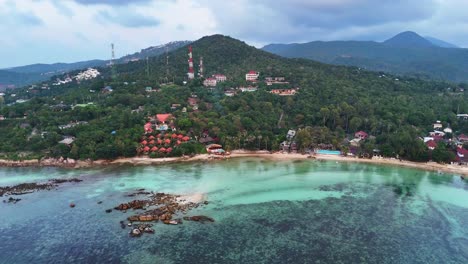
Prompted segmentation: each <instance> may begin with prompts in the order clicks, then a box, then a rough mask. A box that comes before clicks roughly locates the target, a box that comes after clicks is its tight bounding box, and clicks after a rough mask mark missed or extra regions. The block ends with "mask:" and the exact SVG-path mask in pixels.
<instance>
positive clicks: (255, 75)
mask: <svg viewBox="0 0 468 264" xmlns="http://www.w3.org/2000/svg"><path fill="white" fill-rule="evenodd" d="M258 76H260V73H259V72H256V71H249V72H248V73H247V74H246V75H245V80H246V81H249V82H254V81H256V80H258Z"/></svg>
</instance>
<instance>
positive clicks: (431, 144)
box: [426, 140, 437, 150]
mask: <svg viewBox="0 0 468 264" xmlns="http://www.w3.org/2000/svg"><path fill="white" fill-rule="evenodd" d="M426 146H427V147H428V148H429V149H430V150H434V149H435V148H437V143H436V142H435V141H434V140H429V141H427V142H426Z"/></svg>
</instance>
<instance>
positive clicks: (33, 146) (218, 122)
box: [0, 35, 468, 160]
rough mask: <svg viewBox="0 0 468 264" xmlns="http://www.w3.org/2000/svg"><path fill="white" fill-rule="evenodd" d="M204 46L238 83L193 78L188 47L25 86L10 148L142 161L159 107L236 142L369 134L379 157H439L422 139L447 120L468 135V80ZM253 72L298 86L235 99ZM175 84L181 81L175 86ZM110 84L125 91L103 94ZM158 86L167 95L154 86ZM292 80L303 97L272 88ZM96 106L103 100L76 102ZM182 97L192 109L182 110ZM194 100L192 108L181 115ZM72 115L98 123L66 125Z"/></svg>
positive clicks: (7, 110) (196, 131)
mask: <svg viewBox="0 0 468 264" xmlns="http://www.w3.org/2000/svg"><path fill="white" fill-rule="evenodd" d="M192 46H193V53H194V61H198V58H199V56H203V58H204V65H205V73H206V74H205V76H210V75H211V74H214V73H221V74H225V75H226V76H227V77H228V81H227V82H224V83H221V84H220V85H218V87H217V88H213V89H209V88H205V87H203V86H202V85H201V83H202V80H200V79H197V80H194V81H189V82H188V83H187V84H185V85H184V84H183V82H184V81H186V72H187V58H188V57H187V47H182V48H180V49H178V50H176V51H173V52H171V53H170V54H169V57H170V61H169V68H168V69H167V68H166V59H165V58H163V57H155V58H151V60H149V62H148V64H147V62H146V61H139V62H132V63H128V64H121V65H117V67H116V71H117V73H118V77H117V79H115V80H111V79H110V76H111V74H110V69H109V68H100V69H99V70H100V71H101V73H102V75H101V76H102V78H96V79H93V80H91V81H84V82H81V83H76V82H73V83H69V84H65V85H62V86H49V87H50V89H38V90H34V91H33V90H30V89H21V90H18V91H15V93H16V96H15V97H12V96H11V94H7V95H6V96H5V103H6V104H9V103H13V102H15V100H18V99H26V100H27V99H30V101H27V102H26V103H21V104H18V103H16V104H13V105H10V106H6V105H3V107H2V109H1V111H0V112H1V114H2V115H4V116H5V117H7V120H4V121H0V153H3V154H4V155H9V153H18V152H24V153H26V154H27V153H30V154H31V155H33V154H34V155H46V156H68V157H72V158H81V159H85V158H92V159H96V158H116V157H119V156H134V155H135V154H136V148H137V147H138V141H139V140H140V138H141V135H142V133H143V124H144V123H145V120H146V117H147V116H148V115H154V114H156V113H172V114H173V115H174V116H175V117H176V121H175V124H176V126H177V127H178V133H184V134H188V135H190V136H191V137H192V138H195V137H200V136H202V135H204V134H205V135H206V134H209V135H210V136H211V137H212V138H215V139H218V142H219V143H221V144H223V145H224V146H225V148H227V149H237V148H247V149H268V150H277V149H278V148H279V147H280V143H281V142H283V141H284V140H285V139H286V132H287V131H288V129H296V130H297V129H299V132H298V135H297V144H298V147H299V151H304V150H306V149H308V148H315V147H327V148H334V149H341V150H343V151H348V150H349V149H350V146H349V143H347V142H346V141H345V140H344V139H345V138H346V137H347V138H349V139H352V138H353V137H354V132H356V131H359V130H364V131H366V132H367V133H369V134H370V135H372V136H373V137H372V138H371V139H370V140H367V141H366V142H364V143H363V144H361V147H360V148H359V151H360V153H366V155H367V154H372V150H373V149H376V148H378V149H380V150H381V151H382V153H383V154H384V155H386V156H396V155H398V156H400V157H404V158H408V159H411V160H427V159H428V150H427V148H426V147H425V145H424V144H423V143H422V141H420V140H419V139H418V137H421V136H424V135H426V134H427V132H428V131H430V130H431V129H432V123H433V122H435V120H441V121H442V123H443V124H444V125H445V126H446V125H448V124H450V126H451V127H452V129H453V130H454V133H455V134H457V135H458V134H460V133H467V132H468V122H463V121H461V120H457V118H456V113H457V112H462V113H466V112H468V100H466V99H467V93H466V92H460V91H461V90H462V89H465V90H466V88H468V87H466V86H463V85H462V86H459V85H455V84H451V83H446V82H436V81H423V80H420V79H415V78H401V77H395V76H391V75H382V74H378V73H375V72H370V71H365V70H361V69H359V68H356V67H344V66H331V65H326V64H322V63H318V62H313V61H309V60H306V59H286V58H282V57H279V56H277V55H273V54H271V53H268V52H265V51H262V50H258V49H256V48H254V47H251V46H248V45H246V44H245V43H244V42H241V41H239V40H235V39H233V38H230V37H225V36H221V35H215V36H209V37H204V38H202V39H200V40H198V41H195V42H194V43H192ZM196 64H197V63H196ZM148 66H149V67H148ZM148 68H149V72H148V71H147V69H148ZM197 69H198V68H196V70H197ZM167 70H169V77H168V78H166V73H167ZM249 70H256V71H259V72H260V80H263V78H264V77H267V76H282V77H285V78H286V80H287V81H289V82H290V84H288V85H282V86H281V85H278V86H275V85H274V86H267V85H266V84H265V83H264V82H260V83H258V84H257V85H258V87H259V90H258V91H257V92H250V93H247V92H246V93H241V92H239V91H238V93H237V95H235V96H233V97H227V96H225V95H224V92H225V90H229V89H230V88H234V87H238V86H243V85H246V84H247V83H246V81H245V79H244V78H245V74H246V73H247V72H248V71H249ZM168 80H170V81H174V83H173V84H163V83H165V82H167V81H168ZM106 85H110V86H112V89H113V92H111V93H103V92H102V88H103V87H104V86H106ZM146 87H152V88H154V89H158V91H157V92H147V91H145V88H146ZM292 87H294V88H296V87H298V88H300V89H299V91H298V93H297V94H296V95H294V96H278V95H274V94H271V93H270V92H269V91H270V90H271V89H272V88H292ZM90 90H92V91H93V92H90ZM192 95H197V100H199V102H198V106H199V107H198V110H197V111H194V109H193V108H192V106H190V105H189V104H188V102H187V100H188V98H189V97H191V96H192ZM86 103H92V104H90V105H79V106H76V104H86ZM172 104H180V106H178V107H176V108H175V109H172V108H171V105H172ZM183 107H186V108H187V112H182V111H181V110H182V108H183ZM132 110H135V111H132ZM25 114H26V118H25V119H24V118H23V117H24V116H25ZM71 121H85V122H88V123H87V124H83V125H79V126H78V125H77V126H75V127H72V128H67V129H64V130H63V129H59V128H58V126H59V125H64V124H68V123H69V122H71ZM44 132H47V133H44ZM63 136H74V137H76V140H75V142H74V143H73V145H72V146H71V147H67V146H64V145H63V144H58V143H57V142H58V141H59V140H61V139H62V137H63ZM194 144H195V143H194ZM448 147H450V146H448ZM196 148H197V147H196V146H193V148H192V150H191V151H194V149H196ZM187 151H188V150H187ZM444 153H445V152H444ZM447 153H448V152H447ZM179 154H180V152H179ZM174 155H175V154H174ZM447 155H448V154H447ZM442 156H443V155H442ZM446 158H447V159H449V158H450V157H449V156H446ZM441 159H442V158H441ZM447 159H445V160H447Z"/></svg>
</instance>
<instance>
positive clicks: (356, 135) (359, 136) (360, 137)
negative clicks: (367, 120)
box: [354, 131, 369, 140]
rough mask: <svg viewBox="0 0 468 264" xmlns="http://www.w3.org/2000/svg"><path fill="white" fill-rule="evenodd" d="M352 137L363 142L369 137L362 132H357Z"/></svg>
mask: <svg viewBox="0 0 468 264" xmlns="http://www.w3.org/2000/svg"><path fill="white" fill-rule="evenodd" d="M354 137H355V138H359V139H361V140H364V139H367V138H368V137H369V135H368V134H367V133H366V132H364V131H358V132H356V133H355V134H354Z"/></svg>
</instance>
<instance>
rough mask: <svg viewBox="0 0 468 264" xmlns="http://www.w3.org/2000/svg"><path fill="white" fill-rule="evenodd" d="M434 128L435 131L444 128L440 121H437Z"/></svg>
mask: <svg viewBox="0 0 468 264" xmlns="http://www.w3.org/2000/svg"><path fill="white" fill-rule="evenodd" d="M433 127H434V129H441V128H442V127H443V126H442V123H441V122H440V121H439V120H437V122H435V123H434V124H433Z"/></svg>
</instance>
